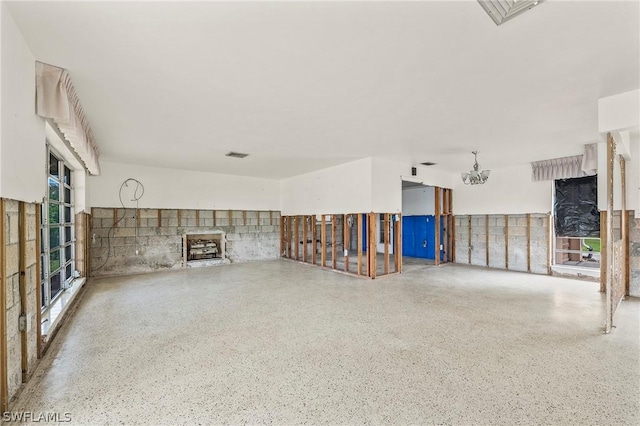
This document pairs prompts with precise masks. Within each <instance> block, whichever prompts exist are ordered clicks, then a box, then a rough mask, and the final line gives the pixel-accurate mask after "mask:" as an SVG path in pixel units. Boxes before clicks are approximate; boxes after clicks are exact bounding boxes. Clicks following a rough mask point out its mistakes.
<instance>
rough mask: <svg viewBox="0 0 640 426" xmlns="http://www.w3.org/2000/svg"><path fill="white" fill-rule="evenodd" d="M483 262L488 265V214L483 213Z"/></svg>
mask: <svg viewBox="0 0 640 426" xmlns="http://www.w3.org/2000/svg"><path fill="white" fill-rule="evenodd" d="M484 234H485V235H484V242H485V263H486V265H487V267H488V266H489V215H488V214H486V215H484Z"/></svg>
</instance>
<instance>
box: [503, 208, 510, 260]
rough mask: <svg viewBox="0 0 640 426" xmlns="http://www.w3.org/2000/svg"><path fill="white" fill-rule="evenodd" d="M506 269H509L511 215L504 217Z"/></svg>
mask: <svg viewBox="0 0 640 426" xmlns="http://www.w3.org/2000/svg"><path fill="white" fill-rule="evenodd" d="M504 269H509V215H508V214H505V215H504Z"/></svg>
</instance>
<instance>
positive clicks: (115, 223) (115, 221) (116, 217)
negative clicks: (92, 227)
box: [113, 208, 118, 228]
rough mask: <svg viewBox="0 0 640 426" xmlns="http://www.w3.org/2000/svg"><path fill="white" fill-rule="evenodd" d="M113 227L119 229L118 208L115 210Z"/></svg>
mask: <svg viewBox="0 0 640 426" xmlns="http://www.w3.org/2000/svg"><path fill="white" fill-rule="evenodd" d="M113 227H114V228H117V227H118V209H116V208H114V209H113Z"/></svg>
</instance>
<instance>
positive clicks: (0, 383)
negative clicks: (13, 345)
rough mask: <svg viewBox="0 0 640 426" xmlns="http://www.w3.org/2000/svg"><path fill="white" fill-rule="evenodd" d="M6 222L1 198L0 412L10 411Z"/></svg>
mask: <svg viewBox="0 0 640 426" xmlns="http://www.w3.org/2000/svg"><path fill="white" fill-rule="evenodd" d="M6 220H7V215H6V213H5V205H4V199H1V198H0V308H1V309H2V315H0V345H1V347H0V349H1V350H0V412H2V413H4V412H5V411H7V410H8V404H9V395H8V394H9V382H8V380H9V377H8V373H7V372H8V364H7V261H6V248H7V245H6V243H7V241H6V236H7V232H6Z"/></svg>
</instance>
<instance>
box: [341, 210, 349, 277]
mask: <svg viewBox="0 0 640 426" xmlns="http://www.w3.org/2000/svg"><path fill="white" fill-rule="evenodd" d="M350 231H351V230H350V229H349V215H348V214H345V215H343V217H342V241H343V242H344V244H343V247H342V248H343V249H344V271H345V272H349V249H350V248H351V244H350V243H351V241H350V240H351V238H350V237H351V233H350Z"/></svg>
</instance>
